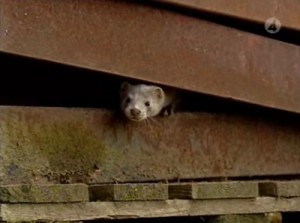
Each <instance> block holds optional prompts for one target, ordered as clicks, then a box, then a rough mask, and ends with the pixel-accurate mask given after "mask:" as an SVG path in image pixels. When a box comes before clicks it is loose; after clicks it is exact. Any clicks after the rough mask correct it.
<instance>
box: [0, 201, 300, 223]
mask: <svg viewBox="0 0 300 223" xmlns="http://www.w3.org/2000/svg"><path fill="white" fill-rule="evenodd" d="M0 207H1V208H0V218H2V221H14V222H16V221H37V220H41V219H43V220H48V221H79V220H97V219H98V220H99V219H120V218H155V217H175V216H206V215H224V214H251V213H265V212H286V211H300V198H298V197H297V198H289V199H287V198H280V199H278V198H273V197H259V198H255V199H214V200H167V201H131V202H122V201H119V202H110V201H104V202H86V203H72V204H61V203H58V204H1V205H0Z"/></svg>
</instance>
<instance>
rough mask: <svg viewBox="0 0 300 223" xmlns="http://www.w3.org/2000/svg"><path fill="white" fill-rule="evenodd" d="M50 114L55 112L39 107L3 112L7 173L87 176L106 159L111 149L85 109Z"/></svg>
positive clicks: (54, 176)
mask: <svg viewBox="0 0 300 223" xmlns="http://www.w3.org/2000/svg"><path fill="white" fill-rule="evenodd" d="M70 111H71V110H70ZM50 114H53V113H52V112H49V111H46V112H44V111H43V110H42V111H39V109H37V110H31V111H30V112H22V111H21V110H18V109H12V110H11V111H10V113H9V111H7V113H6V114H4V115H3V114H2V117H1V119H2V123H1V127H0V131H1V132H0V135H1V138H2V143H3V145H6V147H5V148H4V149H2V150H3V151H2V156H3V157H4V159H3V160H4V161H5V162H4V163H3V164H4V168H5V169H6V175H7V176H11V177H16V175H18V177H21V176H20V175H21V174H24V171H25V172H27V174H28V173H30V174H33V175H39V174H40V175H47V176H48V177H49V179H54V178H57V177H60V178H63V177H65V178H68V177H69V176H71V175H87V174H88V173H89V172H91V170H92V169H93V167H94V165H95V164H96V163H97V164H99V163H100V164H101V163H102V162H103V161H104V160H105V158H106V151H107V149H106V148H105V147H104V146H103V143H102V141H101V137H99V132H98V133H97V132H96V131H94V130H93V129H92V128H91V125H90V124H89V125H88V124H87V123H86V121H87V120H86V119H85V117H83V116H84V113H83V112H73V113H70V115H71V116H70V117H65V118H58V117H49V118H47V115H50ZM66 114H67V112H66V113H62V115H66ZM56 115H57V116H59V115H60V114H56ZM100 136H101V134H100ZM20 169H22V171H20ZM21 172H22V173H21ZM51 177H52V178H51Z"/></svg>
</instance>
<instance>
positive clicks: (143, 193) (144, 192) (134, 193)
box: [89, 183, 168, 201]
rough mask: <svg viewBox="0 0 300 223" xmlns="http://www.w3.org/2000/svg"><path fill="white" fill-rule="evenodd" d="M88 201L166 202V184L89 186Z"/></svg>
mask: <svg viewBox="0 0 300 223" xmlns="http://www.w3.org/2000/svg"><path fill="white" fill-rule="evenodd" d="M89 191H90V200H91V201H98V200H112V201H138V200H139V201H150V200H167V199H168V185H167V184H161V183H158V184H115V185H98V186H90V188H89Z"/></svg>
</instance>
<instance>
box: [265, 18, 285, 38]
mask: <svg viewBox="0 0 300 223" xmlns="http://www.w3.org/2000/svg"><path fill="white" fill-rule="evenodd" d="M280 29H281V23H280V21H279V20H278V19H277V18H275V17H272V18H269V19H267V21H266V22H265V30H266V31H267V32H268V33H271V34H275V33H278V32H279V30H280Z"/></svg>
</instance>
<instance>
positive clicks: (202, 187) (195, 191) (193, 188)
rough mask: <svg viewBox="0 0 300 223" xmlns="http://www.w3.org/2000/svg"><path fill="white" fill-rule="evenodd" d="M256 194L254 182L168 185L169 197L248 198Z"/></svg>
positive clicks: (256, 189)
mask: <svg viewBox="0 0 300 223" xmlns="http://www.w3.org/2000/svg"><path fill="white" fill-rule="evenodd" d="M257 196H258V183H256V182H242V181H237V182H204V183H191V184H175V185H169V197H170V199H187V198H190V199H216V198H248V197H257Z"/></svg>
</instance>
